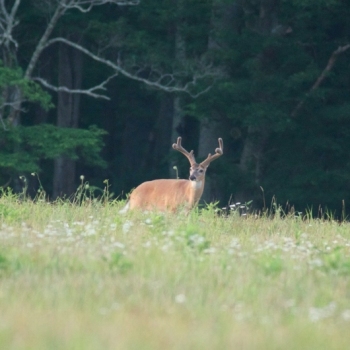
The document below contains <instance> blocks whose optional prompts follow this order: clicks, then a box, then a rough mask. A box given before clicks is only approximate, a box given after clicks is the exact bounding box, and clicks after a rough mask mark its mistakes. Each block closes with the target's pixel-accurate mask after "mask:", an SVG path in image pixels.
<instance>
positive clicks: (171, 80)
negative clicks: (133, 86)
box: [44, 37, 221, 98]
mask: <svg viewBox="0 0 350 350" xmlns="http://www.w3.org/2000/svg"><path fill="white" fill-rule="evenodd" d="M58 42H61V43H65V44H66V45H69V46H71V47H73V48H75V49H77V50H79V51H81V52H83V53H84V54H86V55H87V56H89V57H91V58H92V59H93V60H95V61H97V62H100V63H102V64H104V65H106V66H108V67H110V68H111V69H112V70H114V71H115V72H116V73H115V74H114V76H115V75H116V74H118V73H120V74H122V75H123V76H125V77H127V78H129V79H133V80H136V81H140V82H142V83H144V84H146V85H148V86H151V87H154V88H157V89H160V90H163V91H167V92H186V93H188V94H189V95H190V96H192V97H193V98H196V97H198V96H200V95H202V94H204V93H205V92H207V91H208V90H210V89H211V86H208V87H207V88H205V89H204V90H202V91H200V92H197V93H192V92H191V88H192V87H193V86H195V85H196V84H197V83H198V81H199V80H200V79H204V78H208V77H211V78H217V77H219V76H220V75H221V73H220V72H219V71H218V70H217V69H212V67H211V65H207V66H205V67H204V71H203V72H196V73H195V74H193V76H192V80H191V81H189V82H186V83H183V84H180V83H179V82H178V81H179V79H178V78H177V77H176V74H169V73H167V74H162V73H160V72H159V71H158V70H157V69H154V68H152V67H139V68H138V69H137V70H136V71H135V72H134V73H132V72H129V71H128V70H126V69H125V68H123V67H122V66H121V64H120V62H119V61H120V60H118V63H114V62H112V61H110V60H108V59H105V58H102V57H100V56H98V55H96V54H94V53H92V52H91V51H89V50H88V49H86V48H85V47H83V46H81V45H79V44H77V43H74V42H72V41H70V40H68V39H65V38H62V37H58V38H54V39H51V40H49V41H47V43H46V45H45V46H44V47H45V48H46V47H48V46H50V45H52V44H54V43H58ZM147 70H149V74H148V78H144V77H142V76H141V74H143V73H145V72H146V71H147ZM186 73H188V72H186ZM152 75H154V76H155V78H154V79H151V78H150V77H151V76H152ZM177 75H178V76H179V75H180V74H177ZM181 75H182V76H185V73H184V72H182V73H181Z"/></svg>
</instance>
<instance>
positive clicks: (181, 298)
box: [175, 294, 186, 304]
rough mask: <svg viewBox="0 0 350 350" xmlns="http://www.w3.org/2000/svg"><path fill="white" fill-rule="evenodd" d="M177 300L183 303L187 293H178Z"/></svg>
mask: <svg viewBox="0 0 350 350" xmlns="http://www.w3.org/2000/svg"><path fill="white" fill-rule="evenodd" d="M175 302H176V303H178V304H183V303H185V302H186V295H185V294H178V295H177V296H176V297H175Z"/></svg>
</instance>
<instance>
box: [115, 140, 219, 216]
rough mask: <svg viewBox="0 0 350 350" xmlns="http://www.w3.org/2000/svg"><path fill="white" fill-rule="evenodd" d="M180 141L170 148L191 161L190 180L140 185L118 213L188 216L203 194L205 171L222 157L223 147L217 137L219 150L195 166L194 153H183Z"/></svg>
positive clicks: (153, 182) (173, 180) (154, 181)
mask: <svg viewBox="0 0 350 350" xmlns="http://www.w3.org/2000/svg"><path fill="white" fill-rule="evenodd" d="M181 140H182V139H181V137H178V138H177V142H176V143H174V144H173V146H172V147H173V149H174V150H176V151H179V152H180V153H182V154H183V155H184V156H185V157H186V158H187V159H188V161H189V162H190V166H191V167H190V176H189V179H188V180H185V179H159V180H153V181H146V182H143V183H142V184H141V185H139V186H138V187H136V188H135V189H134V190H133V191H132V193H131V195H130V197H129V200H128V202H127V204H126V206H125V207H124V208H123V209H122V210H121V211H120V213H125V212H127V211H128V210H133V209H140V210H143V211H152V210H155V211H161V212H172V213H175V212H177V211H178V210H180V209H184V210H185V211H186V212H187V213H189V212H190V211H191V209H193V208H194V207H195V206H196V205H197V204H198V202H199V200H200V198H201V197H202V194H203V190H204V184H205V174H206V171H207V168H208V166H209V165H210V163H211V162H212V161H213V160H215V159H217V158H219V157H221V156H222V155H223V153H224V144H223V141H222V139H221V138H219V139H218V141H219V147H218V148H216V149H215V154H214V155H211V154H210V153H209V154H208V157H207V158H206V159H205V160H204V161H203V162H201V163H199V164H198V163H197V162H196V159H195V157H194V154H193V150H192V151H191V152H188V151H186V150H185V149H184V148H183V147H182V145H181Z"/></svg>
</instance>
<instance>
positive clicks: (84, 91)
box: [33, 74, 118, 100]
mask: <svg viewBox="0 0 350 350" xmlns="http://www.w3.org/2000/svg"><path fill="white" fill-rule="evenodd" d="M117 75H118V74H114V75H111V76H110V77H108V78H107V79H106V80H105V81H103V82H102V83H101V84H99V85H96V86H93V87H92V88H90V89H70V88H67V87H66V86H58V87H57V86H54V85H51V84H50V83H48V82H47V81H46V80H44V79H42V78H39V77H36V78H33V80H35V81H38V82H39V83H41V84H42V85H43V86H45V87H46V88H48V89H50V90H53V91H56V92H59V91H64V92H67V93H70V94H83V95H88V96H91V97H94V98H102V99H105V100H109V99H110V98H109V97H108V96H106V95H101V94H97V93H95V91H97V90H106V87H105V85H106V84H107V83H108V82H109V81H110V80H112V79H113V78H114V77H115V76H117Z"/></svg>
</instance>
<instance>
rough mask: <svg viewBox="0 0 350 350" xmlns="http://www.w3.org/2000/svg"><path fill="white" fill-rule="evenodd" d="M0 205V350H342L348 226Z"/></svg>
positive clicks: (12, 199)
mask: <svg viewBox="0 0 350 350" xmlns="http://www.w3.org/2000/svg"><path fill="white" fill-rule="evenodd" d="M122 205H123V203H121V202H118V201H115V202H111V201H95V200H83V201H82V202H81V203H80V205H78V204H71V203H70V202H68V201H61V202H57V203H49V202H46V201H44V200H37V201H35V202H32V201H29V200H25V201H23V200H22V201H20V200H19V199H18V198H17V197H16V196H13V195H10V194H3V195H2V197H0V315H1V317H0V348H1V349H51V348H54V349H281V348H283V349H345V348H347V347H348V345H349V344H350V334H349V332H348V329H349V326H350V233H349V232H350V231H349V228H350V225H349V224H348V223H342V224H339V223H337V222H334V221H322V220H317V219H315V220H314V219H310V218H309V219H308V220H303V219H302V218H301V217H293V216H289V217H285V218H283V219H282V218H278V217H275V218H269V217H268V216H266V217H259V218H257V217H254V216H249V215H248V216H245V217H240V216H238V215H235V214H232V215H229V216H228V217H219V216H217V215H216V213H215V211H214V210H213V208H209V209H208V210H202V211H201V212H198V211H194V212H192V213H191V214H190V215H189V216H187V217H185V216H182V215H178V216H176V215H162V214H156V213H148V214H145V213H137V212H129V213H127V215H120V214H119V213H118V211H119V210H120V208H121V207H122Z"/></svg>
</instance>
